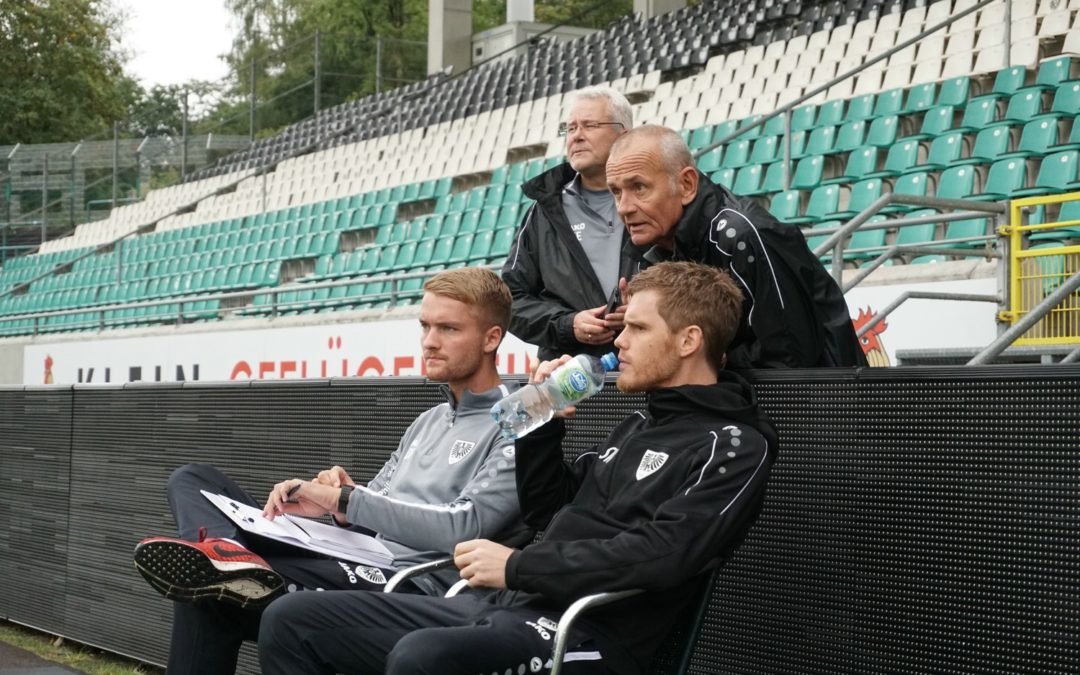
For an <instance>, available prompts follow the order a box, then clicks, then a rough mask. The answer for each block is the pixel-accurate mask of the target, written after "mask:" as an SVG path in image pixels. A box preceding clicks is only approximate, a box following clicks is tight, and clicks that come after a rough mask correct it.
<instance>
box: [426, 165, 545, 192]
mask: <svg viewBox="0 0 1080 675" xmlns="http://www.w3.org/2000/svg"><path fill="white" fill-rule="evenodd" d="M444 180H446V181H447V182H448V183H449V181H451V180H453V179H452V178H449V177H447V178H445V179H444ZM524 180H525V162H514V163H513V164H511V165H510V168H509V170H508V171H507V174H506V182H507V183H508V184H509V185H520V184H521V183H522V182H523V181H524ZM447 187H449V185H448V186H447ZM448 191H449V190H448Z"/></svg>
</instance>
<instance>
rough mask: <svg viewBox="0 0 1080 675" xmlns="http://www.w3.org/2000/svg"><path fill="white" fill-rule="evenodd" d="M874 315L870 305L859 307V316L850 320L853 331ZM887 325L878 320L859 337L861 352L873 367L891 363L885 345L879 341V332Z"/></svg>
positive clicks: (857, 329) (868, 321)
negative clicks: (863, 307) (853, 327)
mask: <svg viewBox="0 0 1080 675" xmlns="http://www.w3.org/2000/svg"><path fill="white" fill-rule="evenodd" d="M874 316H875V313H874V311H873V310H872V309H871V308H870V307H867V308H866V309H860V310H859V316H858V317H857V318H856V319H855V320H854V321H852V322H851V323H852V325H854V326H855V332H856V333H858V332H859V329H860V328H862V327H863V326H865V325H866V324H868V323H870V321H872V320H873V318H874ZM888 327H889V324H887V323H885V322H884V321H879V322H877V324H876V325H874V327H873V328H871V329H870V330H868V331H866V332H865V333H863V336H862V337H860V338H859V344H860V345H861V346H862V350H863V353H864V354H866V360H867V361H868V362H869V363H870V365H871V366H873V367H875V368H887V367H889V366H891V365H892V363H890V362H889V355H888V354H887V353H886V352H885V346H884V345H883V344H882V343H881V334H882V333H884V332H885V330H886V329H887V328H888Z"/></svg>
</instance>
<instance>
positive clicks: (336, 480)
mask: <svg viewBox="0 0 1080 675" xmlns="http://www.w3.org/2000/svg"><path fill="white" fill-rule="evenodd" d="M315 482H316V483H321V484H322V485H329V486H330V487H336V488H339V487H341V486H342V485H356V482H355V481H353V479H352V478H350V477H349V474H348V473H347V472H346V471H345V469H343V468H341V467H340V466H332V467H330V468H329V469H326V470H325V471H320V472H319V475H318V476H315Z"/></svg>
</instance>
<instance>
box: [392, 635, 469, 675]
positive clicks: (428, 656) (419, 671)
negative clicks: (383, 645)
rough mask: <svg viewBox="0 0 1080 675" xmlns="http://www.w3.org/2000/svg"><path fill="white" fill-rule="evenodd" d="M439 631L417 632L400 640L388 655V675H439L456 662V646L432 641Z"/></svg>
mask: <svg viewBox="0 0 1080 675" xmlns="http://www.w3.org/2000/svg"><path fill="white" fill-rule="evenodd" d="M440 632H444V631H440V630H439V629H434V630H424V629H421V630H417V631H413V632H412V633H409V634H408V635H406V636H405V637H403V638H401V639H400V640H398V642H397V644H396V645H394V649H393V650H391V652H390V653H389V654H387V655H386V675H405V674H406V673H411V674H413V675H437V674H439V673H445V672H447V668H448V667H449V664H451V663H453V662H454V657H453V650H454V646H453V645H452V644H449V643H448V642H447V641H446V640H439V639H431V636H432V634H433V633H436V634H437V633H440Z"/></svg>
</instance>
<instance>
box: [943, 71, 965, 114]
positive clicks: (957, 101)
mask: <svg viewBox="0 0 1080 675" xmlns="http://www.w3.org/2000/svg"><path fill="white" fill-rule="evenodd" d="M970 91H971V78H970V77H969V76H967V75H961V76H959V77H954V78H952V79H948V80H945V81H944V82H942V83H941V89H940V90H939V91H938V98H937V104H938V105H939V106H943V105H948V106H952V107H953V108H957V109H960V108H964V107H965V106H966V105H967V102H968V95H969V93H970Z"/></svg>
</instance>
